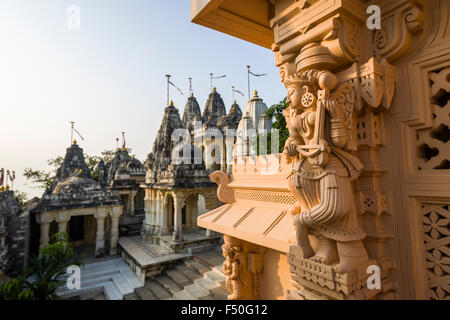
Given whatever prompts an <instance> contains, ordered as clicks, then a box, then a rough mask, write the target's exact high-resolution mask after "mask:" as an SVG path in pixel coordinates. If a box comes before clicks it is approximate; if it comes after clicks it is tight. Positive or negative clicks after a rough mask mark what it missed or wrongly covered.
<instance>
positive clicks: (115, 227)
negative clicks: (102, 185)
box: [109, 206, 122, 255]
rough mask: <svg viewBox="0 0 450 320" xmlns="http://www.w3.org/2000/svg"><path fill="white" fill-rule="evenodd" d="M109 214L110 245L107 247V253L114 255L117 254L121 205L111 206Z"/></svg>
mask: <svg viewBox="0 0 450 320" xmlns="http://www.w3.org/2000/svg"><path fill="white" fill-rule="evenodd" d="M109 214H110V216H111V247H110V249H109V254H110V255H114V254H117V242H118V241H119V218H120V215H121V214H122V207H120V206H116V207H112V208H111V211H110V212H109Z"/></svg>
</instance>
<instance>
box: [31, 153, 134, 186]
mask: <svg viewBox="0 0 450 320" xmlns="http://www.w3.org/2000/svg"><path fill="white" fill-rule="evenodd" d="M128 150H129V151H130V150H131V149H128ZM114 153H115V151H114V150H104V151H102V152H101V154H100V156H90V155H87V154H84V159H85V161H86V165H87V166H88V168H89V172H90V174H91V177H92V179H94V180H98V177H99V172H98V171H97V165H98V163H99V162H100V160H103V162H105V163H107V162H109V161H111V160H112V158H113V157H114ZM63 161H64V158H63V157H61V156H58V157H56V158H54V159H49V160H47V163H48V165H49V167H50V170H49V171H47V170H33V169H31V168H26V169H25V170H24V173H23V175H24V177H25V178H26V179H27V180H28V181H29V182H31V183H32V184H33V185H34V186H35V187H36V188H38V189H44V190H46V189H48V188H50V187H51V185H52V183H53V179H54V177H55V176H56V173H57V171H58V168H59V167H60V166H61V165H62V163H63Z"/></svg>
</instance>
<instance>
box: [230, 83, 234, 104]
mask: <svg viewBox="0 0 450 320" xmlns="http://www.w3.org/2000/svg"><path fill="white" fill-rule="evenodd" d="M231 92H232V94H233V103H234V86H231Z"/></svg>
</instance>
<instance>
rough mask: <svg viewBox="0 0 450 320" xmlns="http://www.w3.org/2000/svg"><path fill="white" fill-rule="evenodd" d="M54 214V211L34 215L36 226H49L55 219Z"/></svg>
mask: <svg viewBox="0 0 450 320" xmlns="http://www.w3.org/2000/svg"><path fill="white" fill-rule="evenodd" d="M55 216H56V213H55V212H54V211H49V212H41V213H38V214H37V215H36V222H37V223H38V224H49V223H51V222H52V221H53V220H54V219H55Z"/></svg>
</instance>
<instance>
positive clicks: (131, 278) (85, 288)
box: [57, 258, 143, 300]
mask: <svg viewBox="0 0 450 320" xmlns="http://www.w3.org/2000/svg"><path fill="white" fill-rule="evenodd" d="M80 280H81V288H80V289H73V290H71V289H68V288H67V287H66V286H62V287H60V288H59V289H58V290H57V294H58V295H59V296H60V297H61V298H62V299H69V298H74V297H80V296H89V295H87V293H92V292H98V291H103V292H104V295H105V297H106V299H108V300H122V299H123V298H124V296H126V295H128V294H131V293H133V292H134V290H135V289H136V288H137V287H142V286H143V284H142V283H141V282H140V281H139V279H138V278H137V277H136V275H135V274H134V273H133V272H132V271H131V269H130V268H129V267H128V266H127V265H126V264H125V263H124V262H123V261H122V260H121V259H120V258H117V259H113V260H107V261H102V262H94V263H92V264H88V265H85V266H83V267H81V279H80Z"/></svg>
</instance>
